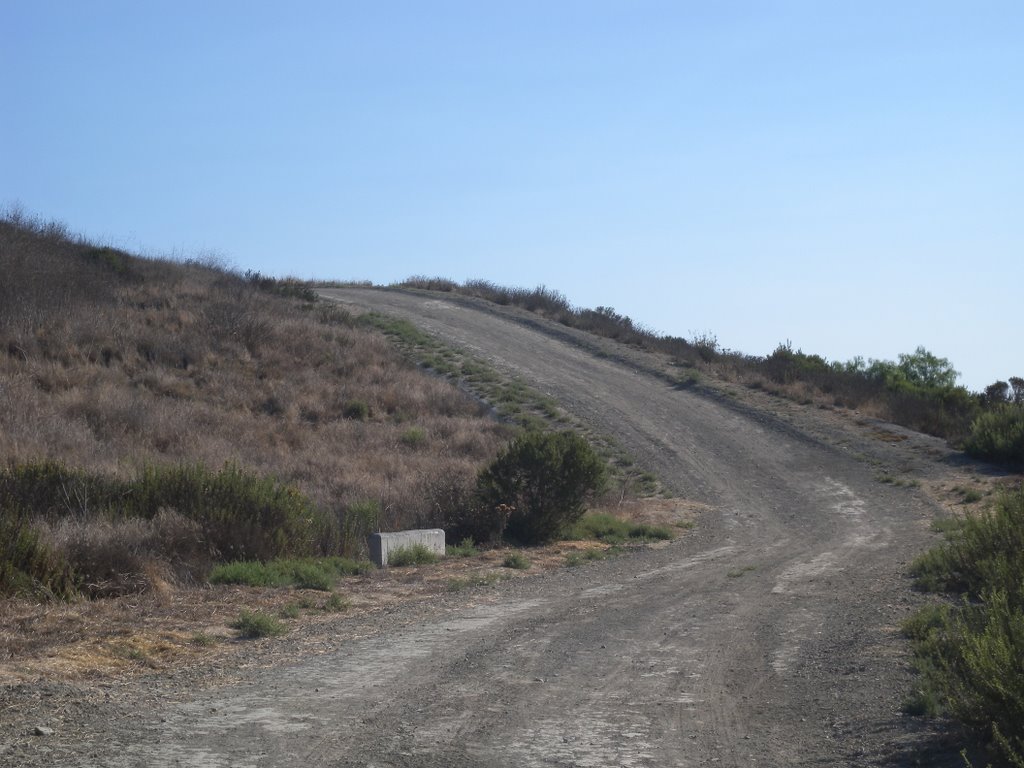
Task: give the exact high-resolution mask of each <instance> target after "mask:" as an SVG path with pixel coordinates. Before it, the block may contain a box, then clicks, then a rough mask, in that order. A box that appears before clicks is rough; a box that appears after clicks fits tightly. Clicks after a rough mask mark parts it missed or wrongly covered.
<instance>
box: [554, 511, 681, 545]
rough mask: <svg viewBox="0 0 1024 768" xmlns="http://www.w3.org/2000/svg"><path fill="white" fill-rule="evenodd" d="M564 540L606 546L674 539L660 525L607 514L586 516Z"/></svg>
mask: <svg viewBox="0 0 1024 768" xmlns="http://www.w3.org/2000/svg"><path fill="white" fill-rule="evenodd" d="M690 525H692V523H691V524H690ZM565 538H567V539H570V540H576V541H583V540H587V539H592V540H594V541H603V542H604V543H606V544H626V543H644V542H649V541H667V540H669V539H672V538H674V534H673V533H672V531H671V530H669V529H668V528H666V527H664V526H660V525H648V524H647V523H634V522H630V521H627V520H620V519H619V518H617V517H614V516H612V515H608V514H588V515H585V516H583V517H582V518H581V519H580V520H578V521H577V522H576V523H574V524H573V525H572V526H571V527H570V528H569V529H568V531H567V532H566V535H565Z"/></svg>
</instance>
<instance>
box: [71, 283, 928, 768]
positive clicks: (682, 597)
mask: <svg viewBox="0 0 1024 768" xmlns="http://www.w3.org/2000/svg"><path fill="white" fill-rule="evenodd" d="M327 293H329V294H330V295H331V296H333V297H334V298H337V299H339V300H342V301H346V302H351V303H355V304H359V305H363V306H367V307H373V308H376V309H379V310H381V311H386V312H390V313H393V314H397V315H400V316H404V317H407V318H409V319H411V320H413V321H414V322H416V323H417V324H418V325H420V326H422V327H424V328H425V329H427V330H429V331H430V332H431V333H433V334H435V335H437V336H438V337H440V338H442V339H444V340H446V341H449V342H451V343H453V344H456V345H459V346H461V347H464V348H466V349H468V350H470V351H472V352H474V353H475V354H477V355H479V356H481V357H485V358H487V359H489V360H490V361H491V362H492V363H493V364H494V365H495V366H496V367H498V368H501V369H505V370H508V371H514V372H517V373H519V374H520V375H522V376H523V377H524V378H525V379H527V380H528V381H529V382H531V383H532V384H534V385H535V386H536V387H538V388H539V389H541V390H543V391H545V392H547V393H548V394H550V395H552V396H554V397H555V398H557V399H558V400H559V401H560V402H561V403H562V404H563V405H564V407H565V408H566V409H567V410H569V411H571V412H572V413H573V414H574V415H575V416H576V417H578V418H579V419H581V420H582V421H584V422H586V423H588V424H590V425H592V426H593V427H594V428H596V429H599V430H601V431H603V432H605V433H607V434H609V435H612V436H613V437H614V438H615V439H617V440H618V441H619V442H620V443H622V444H623V445H624V446H625V447H626V448H628V449H629V450H630V451H631V452H632V453H633V454H634V456H636V457H637V458H638V459H639V460H640V461H641V463H642V464H644V465H645V466H646V467H648V468H650V469H653V470H654V471H656V472H658V473H659V474H660V475H661V477H662V478H663V480H664V482H665V484H666V485H667V486H668V487H669V488H670V489H671V490H672V491H674V492H676V493H677V494H679V495H681V496H684V497H687V498H690V499H695V500H698V501H702V502H705V503H707V504H709V505H711V507H712V511H710V512H709V513H708V514H707V515H705V516H704V517H703V518H702V519H701V521H700V523H699V526H698V528H697V530H696V531H695V532H694V533H693V534H692V535H689V536H687V537H685V538H684V539H683V540H681V541H680V542H678V543H676V544H673V545H671V546H669V547H667V548H665V549H662V550H657V551H647V552H643V553H640V554H638V555H635V556H630V557H626V558H621V559H617V560H611V561H605V562H602V563H597V564H594V565H590V566H586V567H583V568H579V569H573V570H565V571H558V572H553V573H551V574H548V575H545V576H541V577H537V578H535V579H529V580H525V581H519V582H516V583H510V584H505V585H501V586H499V587H498V588H496V589H495V590H494V591H492V592H489V593H488V594H487V595H485V596H476V597H474V598H473V599H472V600H470V601H469V602H467V601H466V600H465V599H464V598H460V599H450V600H442V601H438V603H437V605H436V606H434V609H433V611H432V612H427V613H422V615H419V616H418V617H416V618H415V620H414V621H412V622H411V623H410V624H409V625H407V626H405V627H404V628H401V629H398V630H396V631H392V632H389V633H387V634H386V635H372V636H368V637H365V638H363V639H360V640H355V641H351V642H347V643H344V644H341V645H340V646H339V647H338V648H337V649H336V650H334V651H332V652H330V653H328V654H325V655H322V656H318V657H315V658H310V659H306V660H302V661H300V662H298V663H296V664H295V665H292V666H289V667H280V668H277V669H273V670H269V671H263V672H260V673H258V674H251V675H248V676H243V677H244V679H243V680H242V681H241V682H239V683H238V684H236V685H232V686H230V687H219V688H215V689H211V690H209V691H201V692H197V693H196V694H195V695H194V696H190V697H188V700H186V701H183V702H177V703H175V702H166V703H164V704H161V705H159V706H158V708H157V709H155V710H153V711H150V712H140V713H136V714H134V715H133V716H132V717H131V719H130V722H129V723H128V724H126V723H124V722H121V723H114V724H112V725H109V726H107V727H105V728H104V727H102V726H100V725H97V726H96V729H95V730H94V731H93V732H89V733H85V734H78V735H77V736H76V738H77V739H79V743H78V744H75V745H72V744H66V743H65V744H61V743H59V742H58V743H56V744H55V745H54V747H55V749H56V752H55V754H69V753H72V752H73V753H74V754H75V755H76V759H75V761H74V763H75V764H76V765H96V766H101V765H102V766H135V765H140V766H142V765H145V766H179V765H180V766H225V767H226V766H232V767H240V766H303V767H304V768H305V767H307V766H308V767H309V768H312V767H313V766H370V765H372V766H697V765H716V766H751V765H763V766H783V765H787V766H788V765H815V766H817V765H901V764H915V763H914V762H913V761H914V759H915V755H916V754H917V751H918V750H919V749H920V743H921V741H920V737H919V736H914V735H913V734H911V733H910V732H909V729H910V728H911V727H912V726H911V724H909V723H908V722H907V720H906V718H904V717H903V716H902V715H900V713H899V707H900V701H901V697H902V696H903V695H904V692H905V686H906V681H907V679H908V678H907V671H906V663H905V658H904V657H903V655H902V654H903V650H902V649H903V645H902V642H901V641H900V640H899V638H898V633H897V627H898V625H899V622H900V621H901V620H902V619H903V618H904V617H905V616H906V615H907V614H908V612H909V610H910V606H909V603H910V601H911V599H912V598H910V597H909V596H908V593H907V584H906V582H905V580H904V578H903V576H902V573H903V570H904V568H905V565H906V563H907V561H908V560H909V559H910V558H911V557H912V556H913V555H914V554H916V553H917V552H919V551H920V550H921V549H922V548H923V547H924V546H926V545H927V543H928V542H929V541H930V538H929V535H928V533H927V523H928V521H929V520H930V519H931V516H932V514H933V512H934V510H933V509H932V508H931V507H930V506H929V504H928V503H927V502H926V501H925V500H924V499H923V498H922V497H921V496H920V495H919V494H917V493H915V492H914V491H912V490H910V489H907V488H897V487H893V486H890V485H884V484H882V483H879V482H878V481H877V479H876V473H877V468H876V467H872V466H870V465H869V464H867V463H865V462H864V461H862V460H856V459H854V458H851V454H852V453H857V452H859V451H857V450H851V448H850V446H849V444H847V446H846V448H845V449H840V448H837V447H835V446H833V445H830V444H828V443H827V442H824V441H822V440H821V439H820V437H818V436H816V437H813V438H812V437H808V436H806V435H804V434H802V432H801V430H800V429H798V428H796V427H793V426H792V425H788V424H783V423H782V422H781V421H779V420H776V419H774V418H771V417H765V416H757V415H756V414H751V413H749V412H745V411H744V409H742V408H736V407H730V406H728V405H726V404H723V403H722V402H719V401H718V400H716V399H715V398H714V397H707V396H703V395H701V394H699V393H695V392H689V391H682V390H678V389H674V388H672V387H671V386H669V385H668V384H666V383H665V382H664V381H662V380H660V379H658V378H655V377H653V376H650V375H647V374H645V373H644V372H642V370H640V369H637V368H635V367H632V366H628V365H623V364H622V363H621V362H616V361H614V360H611V359H608V358H606V357H599V356H595V355H594V354H592V353H591V352H589V351H587V350H585V349H583V348H581V347H580V346H578V345H577V344H574V343H572V340H571V338H569V337H567V336H566V335H565V334H564V333H562V332H557V333H554V334H549V333H544V332H541V331H540V330H538V329H537V328H534V327H531V323H516V322H509V321H508V320H507V319H505V318H504V317H503V316H502V314H501V313H496V312H493V311H480V310H477V309H474V308H473V307H472V305H471V304H469V303H466V302H459V303H454V304H453V303H448V302H445V301H440V300H438V299H436V298H430V297H424V296H423V295H417V294H409V293H401V292H391V291H388V292H382V291H371V290H359V289H338V290H332V291H329V292H327ZM844 439H845V438H844ZM854 448H856V446H854ZM892 450H896V449H895V448H892ZM59 736H60V735H59V734H58V735H57V737H58V738H59Z"/></svg>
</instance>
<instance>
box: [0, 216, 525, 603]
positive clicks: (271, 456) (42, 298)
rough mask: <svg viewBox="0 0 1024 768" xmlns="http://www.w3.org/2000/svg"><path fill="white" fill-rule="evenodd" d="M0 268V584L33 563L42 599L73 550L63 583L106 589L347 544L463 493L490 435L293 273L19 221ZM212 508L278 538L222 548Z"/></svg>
mask: <svg viewBox="0 0 1024 768" xmlns="http://www.w3.org/2000/svg"><path fill="white" fill-rule="evenodd" d="M0 275H2V276H3V278H2V280H0V513H2V517H3V519H2V521H0V523H2V524H0V527H5V530H4V531H3V532H2V533H3V536H0V538H3V539H4V544H3V546H4V547H6V551H5V552H0V555H3V557H0V560H2V561H5V562H6V563H7V569H6V573H5V570H4V568H0V581H3V580H5V579H6V580H7V585H6V586H7V587H8V588H10V587H11V585H12V584H13V582H14V580H15V576H16V574H15V573H14V571H12V569H11V567H10V564H11V562H14V561H15V560H16V559H17V558H20V562H21V563H22V567H23V568H22V572H21V577H20V578H22V581H24V578H25V573H24V569H28V570H29V571H32V570H33V569H35V571H34V572H37V573H48V574H50V576H49V577H48V578H51V579H52V582H51V586H52V588H53V589H54V591H58V592H59V591H60V589H61V584H62V582H61V577H60V574H61V573H64V571H62V570H61V569H65V570H66V566H67V560H68V558H71V559H72V560H73V561H74V563H75V564H77V567H78V571H79V573H78V579H79V582H83V581H89V582H90V583H92V584H100V583H107V584H114V586H113V587H111V589H112V590H113V591H117V589H120V588H122V587H123V588H129V587H128V586H126V584H128V582H132V580H133V579H134V580H135V582H138V581H139V580H142V581H143V582H144V581H145V579H146V575H145V574H146V573H147V572H152V571H154V569H155V570H156V571H157V572H159V573H160V574H161V576H162V577H165V578H179V579H188V578H201V577H202V572H203V569H204V568H206V567H208V565H209V562H210V561H211V559H227V558H229V557H230V556H232V555H254V556H260V557H266V556H274V555H276V554H286V555H308V554H321V553H325V552H324V551H325V550H330V551H328V552H326V553H328V554H330V553H334V552H337V551H339V550H346V549H349V550H350V549H352V546H353V543H354V542H356V541H358V539H359V538H360V536H361V533H362V531H363V530H365V528H366V527H367V526H370V525H374V524H376V522H377V520H378V519H379V521H380V523H381V524H382V525H383V526H385V527H397V526H401V525H405V524H408V523H410V522H412V521H415V520H417V519H426V518H429V517H430V516H431V514H433V512H434V506H436V499H435V496H436V491H435V490H434V489H436V488H437V487H438V486H439V484H440V482H441V481H442V480H443V481H444V482H445V483H447V484H449V485H451V483H452V482H453V479H454V481H455V482H463V484H465V485H470V484H472V482H473V481H474V480H475V477H476V474H477V472H478V471H479V470H480V468H481V467H482V466H484V465H485V464H486V463H487V462H488V461H490V460H492V459H493V458H494V457H495V456H496V454H497V452H498V450H499V448H500V447H501V446H502V445H504V444H505V443H506V442H507V441H508V439H509V437H510V429H509V428H508V427H506V426H503V425H501V424H499V423H497V422H495V421H494V420H493V419H490V418H488V417H487V416H486V415H485V412H484V408H483V407H482V406H481V405H480V404H479V403H477V402H476V401H474V400H473V399H471V398H470V397H468V396H467V395H465V394H464V393H463V392H461V391H459V390H458V389H457V388H456V387H454V386H452V385H451V384H449V383H447V382H445V381H443V380H441V379H439V378H437V377H435V376H431V375H428V374H426V373H424V372H423V371H421V370H419V369H417V368H416V367H415V366H413V365H412V364H411V363H409V362H407V361H406V360H405V359H404V358H403V357H401V355H400V354H399V353H398V352H397V351H396V350H395V348H394V346H393V345H392V344H391V343H390V342H389V341H388V340H387V339H386V338H385V337H384V336H383V334H381V333H380V332H379V331H377V330H374V329H372V328H369V327H366V326H364V325H362V324H361V323H360V322H359V321H358V320H357V319H355V318H353V317H351V316H349V315H348V314H346V313H345V312H344V311H342V310H341V309H339V308H337V307H335V306H332V305H328V304H326V303H321V302H315V301H312V300H310V299H311V298H312V297H310V296H306V291H305V290H304V289H303V288H302V287H301V286H299V285H298V284H296V283H289V282H287V281H285V282H279V281H275V280H267V279H265V278H262V277H260V276H258V275H248V276H243V275H239V274H237V273H234V272H232V271H229V270H226V269H224V268H222V267H220V266H218V265H216V264H211V263H201V262H186V263H178V262H172V261H164V260H158V259H143V258H138V257H136V256H133V255H131V254H128V253H125V252H123V251H120V250H116V249H112V248H106V247H99V246H96V245H95V244H91V243H88V242H84V241H82V240H80V239H77V238H75V237H72V236H71V235H70V234H69V233H68V232H67V231H66V230H65V229H64V228H63V227H62V226H60V225H56V224H47V223H43V222H39V221H35V220H29V219H26V218H24V217H22V216H19V215H8V216H6V217H5V218H4V219H2V220H0ZM304 296H305V297H306V298H305V299H304V298H303V297H304ZM218 494H219V495H218ZM239 497H244V498H245V499H247V501H246V503H245V504H242V505H240V506H239V508H238V510H235V512H232V507H231V503H229V502H228V501H227V499H229V498H234V499H237V498H239ZM211 499H212V501H211ZM218 499H220V500H219V501H218ZM232 503H233V502H232ZM243 509H244V514H243V512H242V511H239V510H243ZM236 513H237V514H236ZM275 516H276V517H275ZM214 518H217V519H218V520H219V522H217V525H220V526H222V527H226V528H233V530H234V531H235V532H236V533H237V534H238V535H239V537H243V534H244V533H245V531H246V530H249V529H252V528H254V527H255V528H258V527H260V526H262V527H264V528H267V527H274V528H275V530H276V529H277V528H280V527H281V526H282V525H284V528H283V529H282V530H285V531H286V532H287V533H286V534H281V535H280V536H278V540H275V541H270V540H269V539H268V541H267V542H264V543H262V544H257V543H255V539H253V542H254V543H252V544H250V545H249V548H248V549H244V550H238V551H235V552H232V551H230V550H231V547H230V546H229V545H228V544H226V543H225V541H224V540H223V539H221V540H218V539H217V538H216V537H215V536H214V535H213V534H212V533H211V531H210V530H208V529H209V527H210V526H211V525H213V523H212V522H210V521H211V520H214ZM197 521H199V522H197ZM285 523H287V525H285ZM196 525H199V526H200V528H203V531H205V534H204V535H199V534H197V533H196V531H195V526H196ZM288 526H291V527H288ZM197 536H199V538H201V539H202V541H203V542H204V544H203V546H202V547H197V546H196V544H195V540H196V538H197ZM285 539H287V540H285ZM168 542H177V544H169V543H168ZM260 547H263V548H262V549H260ZM211 548H212V550H211ZM198 550H202V551H198ZM112 552H117V553H120V554H118V555H117V556H116V557H115V556H114V555H112V554H110V553H112ZM125 552H129V553H134V554H133V555H132V557H130V558H127V560H126V559H125V558H124V557H122V555H124V553H125ZM104 553H106V554H104ZM118 558H120V559H118ZM83 568H84V569H85V570H86V571H88V573H87V574H86V575H83V574H82V573H81V570H82V569H83ZM119 569H120V571H122V572H119ZM125 569H127V570H129V571H131V572H132V573H130V574H128V576H127V577H126V578H121V577H124V576H125V574H124V573H123V571H124V570H125ZM14 570H15V571H16V570H17V568H15V569H14ZM65 575H66V574H65ZM118 579H120V581H118ZM29 581H31V579H29ZM121 582H124V584H122V586H121V587H118V586H117V584H119V583H121ZM135 582H132V583H135ZM99 591H102V590H99Z"/></svg>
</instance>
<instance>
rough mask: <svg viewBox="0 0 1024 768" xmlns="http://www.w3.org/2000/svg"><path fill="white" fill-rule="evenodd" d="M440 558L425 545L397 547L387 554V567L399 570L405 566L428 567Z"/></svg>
mask: <svg viewBox="0 0 1024 768" xmlns="http://www.w3.org/2000/svg"><path fill="white" fill-rule="evenodd" d="M439 559H440V558H439V557H438V556H437V554H436V553H435V552H433V551H431V549H430V548H429V547H427V546H426V545H425V544H411V545H409V546H407V547H397V548H395V549H393V550H391V551H390V552H389V553H388V565H392V566H395V567H396V568H401V567H403V566H407V565H430V564H431V563H436V562H437V561H438V560H439Z"/></svg>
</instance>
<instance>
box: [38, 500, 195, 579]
mask: <svg viewBox="0 0 1024 768" xmlns="http://www.w3.org/2000/svg"><path fill="white" fill-rule="evenodd" d="M39 530H40V533H41V535H42V538H43V541H44V542H46V544H47V545H48V546H49V547H50V548H52V549H53V550H54V551H55V552H57V553H58V554H60V555H61V556H62V557H63V558H64V559H65V560H66V561H67V562H68V563H69V564H70V565H71V567H72V568H73V570H74V572H75V574H76V576H77V577H78V578H79V579H80V581H81V584H82V588H83V590H84V591H85V592H86V593H87V594H88V595H89V596H91V597H111V596H114V595H123V594H128V593H134V592H145V591H149V590H150V589H153V588H157V587H158V586H159V585H160V584H161V583H162V582H164V581H172V582H174V583H178V584H186V583H194V582H195V581H198V580H200V579H202V578H203V577H205V575H206V573H208V572H209V569H210V567H211V565H212V564H213V560H214V553H213V552H212V550H211V548H210V546H209V544H208V543H207V542H206V541H205V538H204V536H203V532H202V527H201V526H200V525H199V523H197V522H195V521H193V520H189V519H188V518H186V517H184V516H183V515H180V514H178V513H177V512H175V511H174V510H170V509H162V510H160V512H159V513H158V514H157V515H156V517H154V518H152V519H149V520H147V519H143V518H140V517H132V518H127V519H122V520H108V519H104V518H100V517H92V518H88V519H87V518H83V517H65V518H62V519H60V520H57V521H55V522H53V523H40V524H39Z"/></svg>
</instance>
